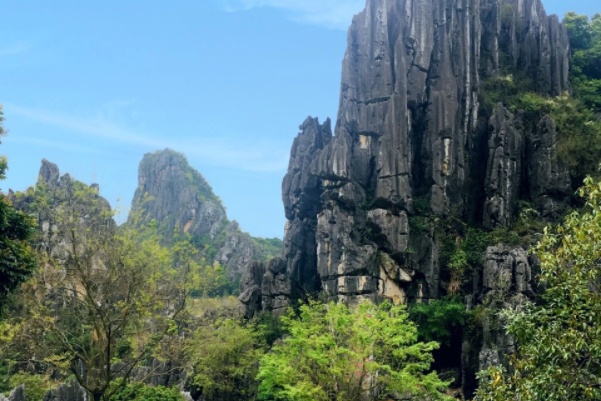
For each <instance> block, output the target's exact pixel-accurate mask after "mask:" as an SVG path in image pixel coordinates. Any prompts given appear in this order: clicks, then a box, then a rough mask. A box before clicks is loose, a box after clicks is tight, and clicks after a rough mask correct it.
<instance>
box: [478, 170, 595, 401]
mask: <svg viewBox="0 0 601 401" xmlns="http://www.w3.org/2000/svg"><path fill="white" fill-rule="evenodd" d="M585 184H586V185H585V186H584V187H583V188H582V189H580V191H579V195H580V196H581V197H583V199H584V201H585V202H586V205H585V207H584V208H583V209H582V210H581V211H577V212H573V213H572V214H570V215H569V216H568V217H567V218H566V219H565V220H564V222H563V223H562V224H561V225H559V226H558V227H557V228H554V229H553V228H549V229H547V230H545V234H544V236H543V238H542V239H541V241H540V242H539V244H538V245H537V246H536V247H535V248H534V252H535V253H536V255H537V256H538V257H539V258H540V260H541V274H540V281H541V283H542V284H543V285H544V286H545V288H546V290H545V292H544V295H543V297H542V300H541V302H539V303H538V304H536V305H535V304H531V303H529V304H525V305H520V306H519V307H517V308H511V309H506V310H504V311H503V312H502V317H503V318H504V320H505V321H506V322H507V331H508V333H509V334H510V335H512V336H513V337H514V338H515V340H516V341H517V344H518V352H517V354H516V355H515V356H514V357H513V359H512V360H511V368H512V370H511V371H510V372H508V371H507V370H506V369H505V368H503V367H499V366H495V367H492V368H491V369H490V370H489V371H488V372H486V373H483V374H482V387H481V388H480V390H479V391H478V397H477V399H478V400H482V401H502V400H514V399H515V400H518V399H519V400H533V401H534V400H549V401H560V400H598V399H599V398H600V397H601V288H600V287H599V286H600V282H601V281H600V276H601V272H600V271H599V260H601V181H595V180H593V179H592V178H588V179H587V180H586V182H585Z"/></svg>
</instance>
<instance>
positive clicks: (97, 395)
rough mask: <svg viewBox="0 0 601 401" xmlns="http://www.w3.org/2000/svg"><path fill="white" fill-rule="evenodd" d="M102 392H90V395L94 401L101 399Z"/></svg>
mask: <svg viewBox="0 0 601 401" xmlns="http://www.w3.org/2000/svg"><path fill="white" fill-rule="evenodd" d="M102 396H103V394H102V393H92V397H93V398H94V401H102Z"/></svg>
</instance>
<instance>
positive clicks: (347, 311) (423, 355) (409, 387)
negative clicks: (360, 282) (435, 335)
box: [258, 302, 448, 401]
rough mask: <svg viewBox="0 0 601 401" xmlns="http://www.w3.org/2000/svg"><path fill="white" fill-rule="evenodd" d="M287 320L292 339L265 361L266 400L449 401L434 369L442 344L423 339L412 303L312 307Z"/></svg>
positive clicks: (262, 373) (262, 386) (261, 370)
mask: <svg viewBox="0 0 601 401" xmlns="http://www.w3.org/2000/svg"><path fill="white" fill-rule="evenodd" d="M283 322H284V325H285V327H286V328H287V329H288V331H289V333H290V334H289V336H287V337H286V338H284V339H283V341H282V343H281V344H276V345H275V346H274V347H273V349H272V350H271V352H270V353H268V354H266V355H265V356H264V357H263V358H262V360H261V366H260V368H259V375H258V379H259V381H260V386H259V397H258V398H259V399H260V400H274V401H275V400H282V401H343V400H344V401H353V400H365V399H370V400H381V399H389V398H390V396H391V395H396V396H401V397H403V398H408V397H412V399H415V400H422V399H423V400H425V399H428V400H443V399H446V397H445V396H444V391H445V389H446V387H447V385H448V383H445V382H443V381H441V380H440V379H439V378H438V376H437V375H436V373H435V372H429V369H430V364H431V362H432V361H433V358H432V351H433V350H434V349H436V348H438V344H437V343H433V342H430V343H422V342H418V341H417V328H416V327H415V325H414V324H413V323H412V322H411V321H410V320H409V316H408V314H407V311H406V309H405V307H404V306H392V305H391V304H390V303H389V302H385V303H383V304H382V305H380V306H375V305H373V304H369V303H362V304H360V305H359V306H358V307H357V308H356V309H351V308H349V307H347V306H346V305H344V304H342V303H340V304H335V303H330V304H328V305H323V304H318V303H310V304H305V305H302V306H301V307H300V310H299V316H298V317H297V316H296V315H295V314H294V313H293V312H290V314H289V315H288V316H286V317H284V318H283ZM365 397H368V398H365Z"/></svg>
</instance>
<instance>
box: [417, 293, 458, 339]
mask: <svg viewBox="0 0 601 401" xmlns="http://www.w3.org/2000/svg"><path fill="white" fill-rule="evenodd" d="M409 317H410V319H411V320H412V321H413V322H414V323H415V324H416V326H417V333H418V339H419V340H420V341H436V342H439V343H441V344H444V345H450V342H451V338H452V335H453V332H454V331H455V330H457V329H458V328H460V327H461V326H463V325H464V324H465V306H464V305H463V302H461V298H460V297H447V298H444V299H437V300H433V301H430V302H429V303H415V304H413V305H411V307H410V308H409Z"/></svg>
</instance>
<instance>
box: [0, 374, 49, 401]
mask: <svg viewBox="0 0 601 401" xmlns="http://www.w3.org/2000/svg"><path fill="white" fill-rule="evenodd" d="M8 383H9V388H11V389H13V388H15V387H17V386H20V385H21V384H22V385H23V386H24V387H25V396H26V397H27V401H42V399H43V398H44V395H45V394H46V393H47V392H48V390H51V389H52V388H53V387H54V385H53V384H52V382H51V381H50V380H49V379H48V377H46V376H41V375H32V374H29V373H24V372H20V373H17V374H15V375H13V376H11V378H10V380H9V381H8Z"/></svg>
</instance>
